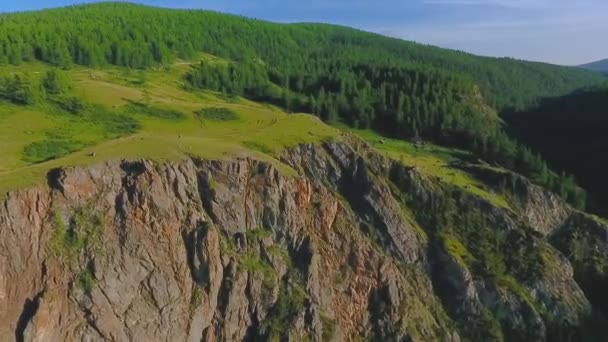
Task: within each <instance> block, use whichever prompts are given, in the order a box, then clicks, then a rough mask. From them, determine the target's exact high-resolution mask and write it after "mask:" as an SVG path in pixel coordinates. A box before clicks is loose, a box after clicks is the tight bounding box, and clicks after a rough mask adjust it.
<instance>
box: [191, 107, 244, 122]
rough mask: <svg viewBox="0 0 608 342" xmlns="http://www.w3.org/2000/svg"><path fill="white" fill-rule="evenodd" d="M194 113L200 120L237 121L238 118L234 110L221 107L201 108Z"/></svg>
mask: <svg viewBox="0 0 608 342" xmlns="http://www.w3.org/2000/svg"><path fill="white" fill-rule="evenodd" d="M195 114H196V116H197V117H198V118H199V119H200V120H211V121H237V120H239V118H240V117H239V115H238V114H237V113H236V112H235V111H232V110H230V109H228V108H221V107H213V108H203V109H201V110H199V111H196V112H195Z"/></svg>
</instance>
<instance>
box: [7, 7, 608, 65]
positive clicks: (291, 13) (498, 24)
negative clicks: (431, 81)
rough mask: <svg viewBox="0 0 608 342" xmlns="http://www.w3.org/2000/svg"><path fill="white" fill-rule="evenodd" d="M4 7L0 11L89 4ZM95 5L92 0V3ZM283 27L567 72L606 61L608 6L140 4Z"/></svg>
mask: <svg viewBox="0 0 608 342" xmlns="http://www.w3.org/2000/svg"><path fill="white" fill-rule="evenodd" d="M83 2H87V1H82V0H81V1H71V0H20V1H2V0H0V11H2V12H9V11H20V10H31V9H37V8H44V7H56V6H63V5H70V4H75V3H83ZM89 2H93V1H89ZM136 2H139V3H144V4H148V5H154V6H163V7H176V8H202V9H212V10H217V11H221V12H229V13H234V14H240V15H244V16H248V17H254V18H258V19H267V20H272V21H279V22H301V21H306V22H328V23H333V24H341V25H347V26H352V27H357V28H360V29H364V30H367V31H373V32H378V33H381V34H385V35H389V36H393V37H398V38H403V39H407V40H413V41H416V42H420V43H425V44H431V45H437V46H441V47H446V48H452V49H457V50H463V51H467V52H471V53H475V54H480V55H487V56H498V57H504V56H508V57H514V58H520V59H527V60H535V61H544V62H550V63H556V64H564V65H577V64H582V63H586V62H591V61H595V60H599V59H604V58H608V44H606V37H608V0H365V1H364V0H307V1H302V0H298V1H294V0H141V1H136Z"/></svg>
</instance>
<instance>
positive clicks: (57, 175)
mask: <svg viewBox="0 0 608 342" xmlns="http://www.w3.org/2000/svg"><path fill="white" fill-rule="evenodd" d="M64 179H65V170H63V169H59V168H57V169H52V170H50V171H49V172H47V174H46V181H47V184H48V186H49V188H51V189H53V190H58V191H60V192H61V193H62V194H63V193H64V191H65V189H64V187H63V180H64Z"/></svg>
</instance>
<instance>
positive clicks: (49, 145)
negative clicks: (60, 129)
mask: <svg viewBox="0 0 608 342" xmlns="http://www.w3.org/2000/svg"><path fill="white" fill-rule="evenodd" d="M83 147H84V144H82V143H80V142H78V141H74V140H69V139H62V138H60V139H56V138H47V139H45V140H43V141H37V142H33V143H31V144H29V145H27V146H26V147H25V148H24V150H23V160H24V161H26V162H28V163H31V164H35V163H42V162H45V161H48V160H52V159H56V158H59V157H62V156H65V155H67V154H70V153H72V152H75V151H78V150H79V149H81V148H83Z"/></svg>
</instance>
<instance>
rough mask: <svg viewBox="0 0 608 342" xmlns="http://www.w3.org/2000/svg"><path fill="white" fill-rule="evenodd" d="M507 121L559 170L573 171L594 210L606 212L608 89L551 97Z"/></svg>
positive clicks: (510, 117) (607, 200)
mask: <svg viewBox="0 0 608 342" xmlns="http://www.w3.org/2000/svg"><path fill="white" fill-rule="evenodd" d="M507 122H509V124H510V126H511V127H512V128H513V129H514V130H515V131H516V132H517V134H518V135H519V136H520V137H521V138H522V139H523V140H524V141H525V142H526V144H527V145H529V146H531V147H533V148H534V149H536V150H537V151H540V152H541V153H542V155H543V156H544V157H545V158H546V159H547V160H548V161H549V163H550V164H551V165H553V166H554V167H555V168H556V169H559V170H564V171H566V172H568V173H571V174H573V175H574V176H575V177H576V179H577V180H578V182H579V183H580V184H581V185H582V186H583V187H584V188H585V189H587V190H588V192H589V195H590V196H591V200H592V201H591V204H592V206H593V209H594V210H596V211H597V212H600V213H604V214H605V213H606V211H607V210H608V197H607V195H606V194H608V187H607V184H606V179H605V175H606V173H607V172H608V169H606V166H607V165H608V159H606V153H605V151H606V148H607V147H608V139H606V138H605V134H604V133H603V132H605V130H606V129H608V88H605V87H604V88H596V89H588V90H582V91H578V92H575V93H573V94H570V95H567V96H563V97H558V98H553V99H547V100H545V101H543V102H542V104H541V105H539V106H538V107H535V108H533V109H531V110H528V111H525V112H522V113H516V114H514V115H511V116H508V117H507ZM541 132H542V134H541Z"/></svg>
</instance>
